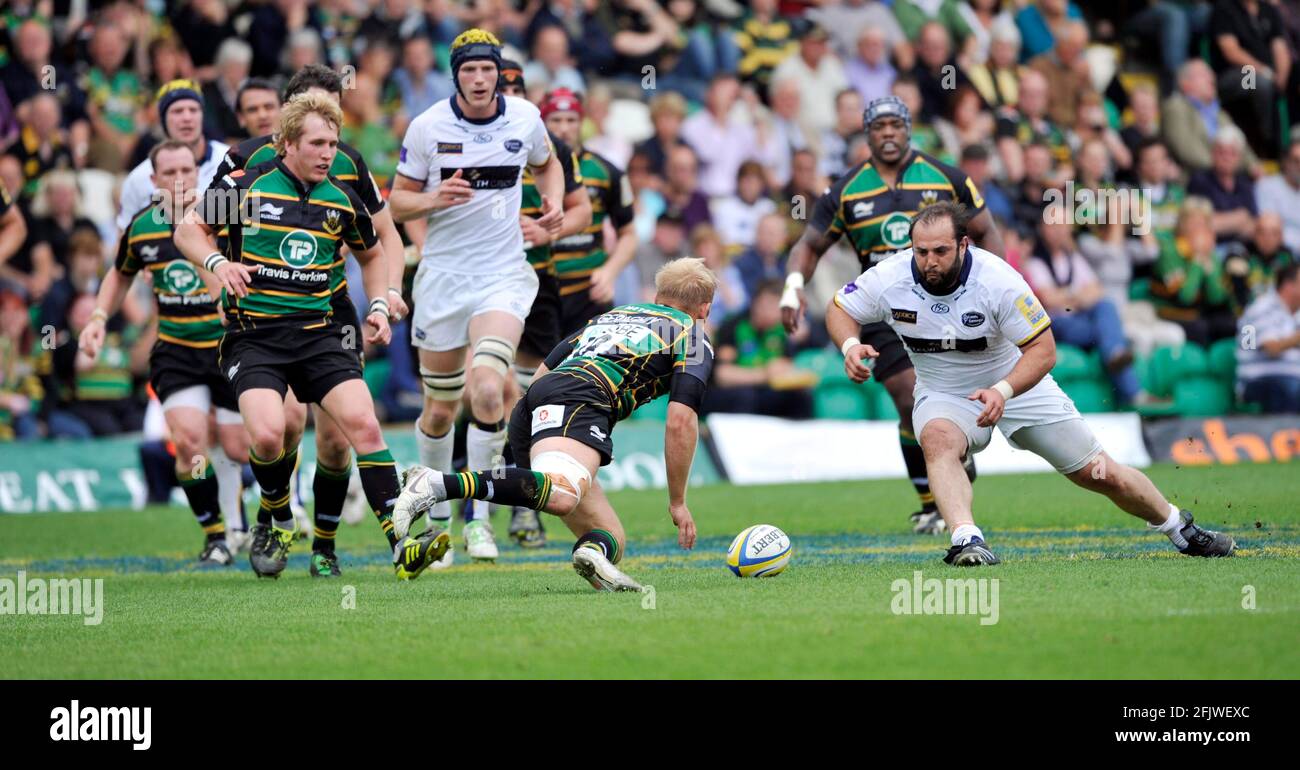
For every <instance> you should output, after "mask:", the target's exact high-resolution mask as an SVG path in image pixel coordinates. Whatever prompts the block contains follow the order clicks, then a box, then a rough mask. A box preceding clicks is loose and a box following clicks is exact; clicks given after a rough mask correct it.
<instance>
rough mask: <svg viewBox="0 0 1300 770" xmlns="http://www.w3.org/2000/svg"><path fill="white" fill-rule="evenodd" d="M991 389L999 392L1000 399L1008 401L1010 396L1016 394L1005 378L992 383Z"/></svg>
mask: <svg viewBox="0 0 1300 770" xmlns="http://www.w3.org/2000/svg"><path fill="white" fill-rule="evenodd" d="M993 390H996V391H997V392H999V393H1001V394H1002V400H1004V401H1010V400H1011V397H1012V396H1014V395H1016V392H1015V391H1014V390H1012V389H1011V385H1010V383H1008V382H1007V381H1006V380H998V381H997V383H996V384H994V385H993Z"/></svg>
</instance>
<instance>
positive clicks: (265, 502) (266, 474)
mask: <svg viewBox="0 0 1300 770" xmlns="http://www.w3.org/2000/svg"><path fill="white" fill-rule="evenodd" d="M248 460H249V463H250V464H251V465H252V466H253V477H254V478H256V479H257V485H258V486H259V487H261V488H262V500H261V504H260V505H261V507H260V508H259V509H258V511H257V520H258V522H259V523H261V522H262V516H263V511H265V512H266V514H267V517H268V521H271V522H273V523H274V525H275V526H276V527H278V528H279V529H287V530H290V531H292V530H293V512H292V511H290V510H289V478H290V477H291V476H292V475H293V469H294V466H296V465H297V464H298V447H294V448H293V451H292V452H286V451H285V450H283V449H281V450H280V454H279V456H278V457H274V458H271V459H263V458H261V457H258V456H257V455H256V454H254V453H252V452H249V453H248Z"/></svg>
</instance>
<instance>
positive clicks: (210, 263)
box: [203, 251, 230, 273]
mask: <svg viewBox="0 0 1300 770" xmlns="http://www.w3.org/2000/svg"><path fill="white" fill-rule="evenodd" d="M229 261H230V260H228V259H226V257H225V255H224V254H222V253H221V252H219V251H214V252H212V253H211V254H209V255H208V256H207V258H206V259H204V260H203V269H204V270H207V271H208V272H209V273H215V272H217V268H218V267H221V265H222V264H224V263H226V262H229Z"/></svg>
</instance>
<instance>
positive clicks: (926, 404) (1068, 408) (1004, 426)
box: [912, 374, 1101, 473]
mask: <svg viewBox="0 0 1300 770" xmlns="http://www.w3.org/2000/svg"><path fill="white" fill-rule="evenodd" d="M915 397H916V400H915V403H916V405H915V406H914V407H913V408H912V427H913V429H914V430H915V434H916V437H917V438H918V439H920V437H921V432H922V431H923V430H925V425H926V423H928V422H930V421H931V420H935V419H939V418H942V419H945V420H948V421H950V422H952V423H953V424H955V425H956V426H957V427H959V428H961V429H962V431H963V432H965V434H966V440H967V444H968V447H969V450H968V451H970V452H971V453H975V452H980V451H983V449H984V448H985V447H987V446H988V445H989V440H990V439H991V438H992V437H993V429H992V428H991V427H990V428H981V427H979V426H978V425H976V422H977V421H978V419H979V416H980V412H982V411H984V403H983V402H981V401H971V400H970V399H968V398H966V397H965V396H955V395H952V394H949V393H939V392H937V391H932V390H926V389H924V388H921V387H918V388H917V389H916V394H915ZM1048 425H1050V426H1053V427H1052V428H1051V429H1049V430H1042V428H1043V426H1048ZM998 430H1000V431H1002V435H1003V436H1006V438H1007V443H1009V444H1011V446H1013V447H1015V448H1017V449H1025V450H1028V451H1030V452H1033V453H1034V454H1036V455H1038V456H1039V457H1042V458H1043V459H1044V460H1047V461H1048V462H1049V463H1051V465H1052V467H1053V468H1055V469H1056V470H1058V471H1060V472H1061V473H1074V472H1075V471H1077V470H1079V469H1080V468H1083V467H1084V466H1086V465H1087V464H1088V463H1089V462H1091V461H1092V459H1093V458H1094V457H1096V456H1097V454H1098V453H1100V452H1101V444H1100V443H1098V441H1097V438H1096V436H1094V435H1093V433H1092V429H1091V428H1089V427H1088V423H1086V422H1084V419H1083V418H1082V417H1080V416H1079V410H1077V409H1075V408H1074V402H1073V401H1071V400H1070V397H1069V396H1067V395H1065V391H1063V390H1061V386H1060V385H1057V384H1056V380H1053V379H1052V376H1051V375H1050V374H1049V375H1047V376H1046V377H1044V378H1043V379H1042V381H1040V382H1039V383H1038V384H1037V385H1035V386H1034V387H1032V388H1030V389H1029V390H1028V391H1026V392H1024V393H1021V394H1020V395H1018V396H1014V397H1012V399H1011V400H1010V401H1008V402H1007V404H1006V408H1005V409H1003V411H1002V419H1000V420H998ZM1017 439H1019V440H1017Z"/></svg>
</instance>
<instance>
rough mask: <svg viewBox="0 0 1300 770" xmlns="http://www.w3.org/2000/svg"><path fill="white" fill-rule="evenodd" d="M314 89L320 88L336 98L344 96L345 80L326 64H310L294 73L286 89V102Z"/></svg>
mask: <svg viewBox="0 0 1300 770" xmlns="http://www.w3.org/2000/svg"><path fill="white" fill-rule="evenodd" d="M313 88H320V89H324V90H326V91H329V92H330V93H332V94H334V95H335V96H339V97H341V96H343V78H342V77H340V76H339V73H337V72H335V71H334V70H332V69H330V68H329V67H326V66H325V65H324V64H308V65H307V66H306V67H303V68H302V69H300V70H298V71H297V72H296V73H294V76H293V77H291V78H289V82H288V84H287V85H285V87H284V100H285V101H289V100H290V99H292V98H293V97H295V96H297V95H298V94H301V93H305V92H306V91H309V90H310V89H313Z"/></svg>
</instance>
